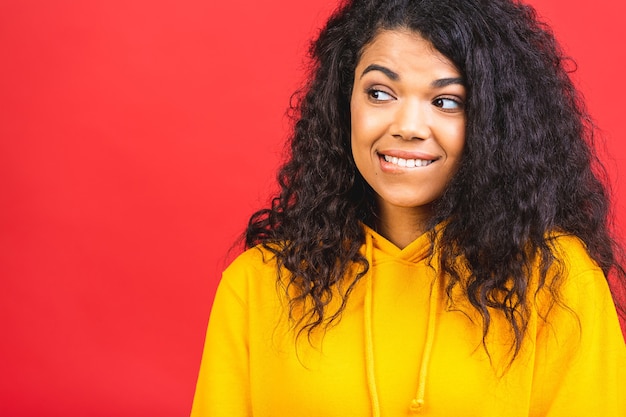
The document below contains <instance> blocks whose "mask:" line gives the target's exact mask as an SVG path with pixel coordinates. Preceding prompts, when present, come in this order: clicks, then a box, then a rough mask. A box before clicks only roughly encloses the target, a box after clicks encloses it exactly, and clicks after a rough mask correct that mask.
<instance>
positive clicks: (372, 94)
mask: <svg viewBox="0 0 626 417" xmlns="http://www.w3.org/2000/svg"><path fill="white" fill-rule="evenodd" d="M367 96H368V97H369V98H370V100H372V101H375V102H382V101H391V100H394V99H395V97H394V96H392V95H391V94H389V93H387V92H384V91H382V90H378V89H376V88H369V89H368V90H367Z"/></svg>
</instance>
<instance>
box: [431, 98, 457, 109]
mask: <svg viewBox="0 0 626 417" xmlns="http://www.w3.org/2000/svg"><path fill="white" fill-rule="evenodd" d="M433 105H435V106H436V107H440V108H442V109H444V110H461V109H462V108H463V103H461V102H460V101H459V100H455V99H453V98H446V97H439V98H436V99H435V100H434V101H433Z"/></svg>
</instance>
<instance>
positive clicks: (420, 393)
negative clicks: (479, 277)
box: [364, 233, 440, 417]
mask: <svg viewBox="0 0 626 417" xmlns="http://www.w3.org/2000/svg"><path fill="white" fill-rule="evenodd" d="M372 239H373V236H372V235H371V234H370V233H366V234H365V257H366V259H367V260H368V262H369V264H370V265H369V269H368V271H367V273H366V276H365V277H364V279H365V284H366V287H365V303H364V316H365V317H364V319H365V320H364V321H365V366H366V374H367V386H368V389H369V394H370V401H371V404H372V417H380V400H379V398H378V389H377V387H376V373H375V369H374V336H373V334H372V333H373V326H372V317H373V314H372V298H373V285H374V274H373V262H374V261H373V259H374V258H373V246H374V243H373V241H372ZM439 292H440V291H439V283H438V279H437V276H435V278H434V279H433V283H432V287H431V291H430V300H429V304H428V324H427V328H426V344H425V346H424V353H423V355H422V361H421V364H420V370H419V380H418V385H417V393H416V394H415V398H414V399H413V400H412V401H411V404H410V405H409V410H410V411H411V412H412V413H420V412H422V409H423V407H424V399H425V392H426V378H427V376H428V367H429V364H430V357H431V355H432V350H433V345H434V343H435V328H436V320H437V307H438V302H439Z"/></svg>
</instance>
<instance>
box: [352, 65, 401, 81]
mask: <svg viewBox="0 0 626 417" xmlns="http://www.w3.org/2000/svg"><path fill="white" fill-rule="evenodd" d="M371 71H380V72H382V73H383V74H385V75H386V76H387V77H388V78H389V79H391V80H393V81H398V80H399V79H400V76H399V75H398V73H396V72H394V71H392V70H390V69H389V68H387V67H383V66H382V65H376V64H370V65H368V66H367V68H365V69H364V70H363V73H362V74H361V78H363V76H364V75H365V74H367V73H368V72H371Z"/></svg>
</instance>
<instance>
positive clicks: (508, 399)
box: [192, 0, 626, 417]
mask: <svg viewBox="0 0 626 417" xmlns="http://www.w3.org/2000/svg"><path fill="white" fill-rule="evenodd" d="M312 57H313V61H314V67H313V71H312V75H311V79H310V82H309V84H308V86H307V88H306V91H305V94H304V95H303V97H302V99H301V101H300V103H299V107H298V108H297V110H298V114H299V116H298V117H299V118H298V120H297V122H296V124H295V128H294V133H293V135H292V138H291V155H290V159H289V160H288V161H287V163H286V164H285V165H284V166H283V168H282V170H281V171H280V174H279V182H280V186H281V192H280V195H278V196H277V197H276V198H275V199H274V200H273V203H272V206H271V207H270V208H268V209H265V210H261V211H259V212H257V213H256V214H254V215H253V216H252V218H251V220H250V223H249V226H248V229H247V231H246V245H247V248H248V250H247V251H246V252H244V253H243V254H242V255H240V256H239V257H238V258H237V259H236V260H235V261H234V262H233V264H232V265H231V266H230V267H229V268H228V269H227V270H226V271H225V272H224V276H223V279H222V281H221V284H220V287H219V289H218V292H217V295H216V298H215V302H214V305H213V311H212V313H211V318H210V322H209V327H208V333H207V340H206V344H205V350H204V356H203V360H202V366H201V369H200V375H199V379H198V384H197V390H196V395H195V399H194V404H193V410H192V416H207V417H208V416H211V417H218V416H228V417H242V416H255V417H264V416H281V417H282V416H297V417H303V416H325V417H332V416H341V417H348V416H359V417H364V416H394V417H395V416H408V415H411V414H413V413H421V414H423V415H432V416H481V417H485V416H498V417H501V416H590V415H596V416H605V417H606V416H616V417H617V416H624V415H626V396H625V395H624V386H626V346H625V344H624V339H623V336H622V334H621V332H620V327H619V323H618V316H617V313H616V309H615V305H614V303H613V300H612V297H611V292H610V290H609V286H608V285H607V280H606V278H605V277H606V276H608V274H609V273H610V274H613V275H614V276H615V277H616V282H618V283H619V282H620V281H623V278H622V277H623V270H622V268H621V267H620V265H619V263H618V261H617V252H616V251H617V249H616V246H615V245H614V243H613V240H612V239H611V236H610V232H609V230H608V227H607V215H608V211H609V202H608V199H607V194H606V191H605V188H604V186H603V185H602V181H601V180H600V178H599V177H598V175H597V173H599V172H601V167H600V166H599V164H598V162H597V160H596V158H595V155H594V152H593V148H592V145H591V139H592V126H591V123H590V121H589V117H588V115H587V113H586V112H585V109H584V106H583V104H582V103H581V102H580V100H579V97H578V95H577V93H576V91H575V89H574V87H573V86H572V83H571V81H570V79H569V78H568V76H567V73H566V72H565V70H564V69H563V66H562V60H563V56H562V53H561V51H560V49H559V48H558V45H557V44H556V42H555V40H554V39H553V37H552V35H551V33H550V31H549V29H548V28H546V27H545V26H544V25H543V24H541V23H539V22H537V20H536V19H535V14H534V12H533V10H532V9H531V8H530V7H528V6H525V5H523V4H520V3H518V2H515V1H511V0H353V1H347V2H345V4H344V5H343V6H342V7H341V8H340V9H339V10H338V11H337V12H336V13H335V14H334V15H333V16H332V17H331V19H330V20H329V21H328V23H327V25H326V27H325V28H324V29H323V30H322V32H321V33H320V35H319V38H318V39H317V41H316V42H315V44H314V46H313V48H312Z"/></svg>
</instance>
